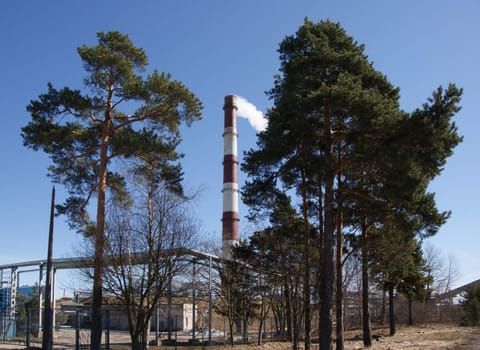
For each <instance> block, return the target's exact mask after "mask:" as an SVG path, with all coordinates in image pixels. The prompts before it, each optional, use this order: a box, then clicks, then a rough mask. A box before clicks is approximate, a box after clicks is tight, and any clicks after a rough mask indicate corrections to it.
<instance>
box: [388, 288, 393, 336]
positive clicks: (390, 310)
mask: <svg viewBox="0 0 480 350" xmlns="http://www.w3.org/2000/svg"><path fill="white" fill-rule="evenodd" d="M388 313H389V315H388V317H389V320H390V335H395V300H394V296H393V285H391V286H389V287H388Z"/></svg>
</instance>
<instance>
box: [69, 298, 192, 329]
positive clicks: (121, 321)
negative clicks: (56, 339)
mask: <svg viewBox="0 0 480 350" xmlns="http://www.w3.org/2000/svg"><path fill="white" fill-rule="evenodd" d="M60 308H61V311H62V312H64V313H66V314H68V315H69V316H68V321H67V322H68V324H70V325H71V326H73V327H75V326H76V321H75V319H76V313H77V312H78V313H79V322H80V328H89V327H90V325H91V315H90V312H91V305H90V303H89V300H85V301H82V300H80V301H79V302H75V301H74V300H72V299H70V300H66V299H63V300H62V302H61V303H60ZM102 309H103V310H104V311H106V310H108V311H109V312H110V329H112V330H121V331H126V330H128V319H127V315H126V314H125V311H123V310H122V309H121V306H120V305H117V304H113V303H111V302H110V303H108V304H104V305H103V308H102ZM168 309H169V306H168V305H167V304H161V305H159V307H158V312H156V313H154V314H153V315H152V318H151V325H150V328H151V330H155V329H157V315H158V330H159V331H162V332H166V331H186V330H191V329H192V327H193V305H192V304H186V303H181V304H171V305H170V321H168V314H169V310H168Z"/></svg>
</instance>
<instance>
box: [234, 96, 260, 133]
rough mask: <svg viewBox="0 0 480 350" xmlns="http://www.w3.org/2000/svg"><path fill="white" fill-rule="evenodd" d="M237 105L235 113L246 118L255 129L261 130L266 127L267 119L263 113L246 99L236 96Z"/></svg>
mask: <svg viewBox="0 0 480 350" xmlns="http://www.w3.org/2000/svg"><path fill="white" fill-rule="evenodd" d="M237 107H238V111H237V115H238V116H239V117H243V118H246V119H248V122H249V123H250V125H251V126H253V128H254V129H255V130H257V131H263V130H265V129H266V128H267V125H268V120H267V119H266V118H265V117H264V116H263V113H262V112H261V111H259V110H258V109H257V107H255V106H254V105H253V104H251V103H250V102H248V101H247V100H246V99H244V98H243V97H241V96H237Z"/></svg>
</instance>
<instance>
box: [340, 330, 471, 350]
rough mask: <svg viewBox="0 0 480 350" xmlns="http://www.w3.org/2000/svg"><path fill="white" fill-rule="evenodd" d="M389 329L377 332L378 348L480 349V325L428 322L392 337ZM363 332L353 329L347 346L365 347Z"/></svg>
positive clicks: (426, 349) (375, 345)
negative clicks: (476, 326) (433, 323)
mask: <svg viewBox="0 0 480 350" xmlns="http://www.w3.org/2000/svg"><path fill="white" fill-rule="evenodd" d="M388 333H389V332H388V329H383V330H377V331H374V332H373V334H374V335H379V336H380V338H379V340H378V341H376V340H373V344H372V347H371V349H374V350H377V349H378V350H401V349H409V350H413V349H419V350H420V349H421V350H436V349H443V350H447V349H448V350H473V349H480V328H469V327H458V326H448V325H428V326H424V327H419V326H416V327H399V328H398V329H397V332H396V334H395V335H394V336H393V337H391V336H389V335H388ZM361 336H362V333H361V332H360V331H359V332H349V333H348V335H347V336H346V342H345V349H347V350H351V349H352V350H353V349H363V342H362V340H361ZM355 339H358V340H355Z"/></svg>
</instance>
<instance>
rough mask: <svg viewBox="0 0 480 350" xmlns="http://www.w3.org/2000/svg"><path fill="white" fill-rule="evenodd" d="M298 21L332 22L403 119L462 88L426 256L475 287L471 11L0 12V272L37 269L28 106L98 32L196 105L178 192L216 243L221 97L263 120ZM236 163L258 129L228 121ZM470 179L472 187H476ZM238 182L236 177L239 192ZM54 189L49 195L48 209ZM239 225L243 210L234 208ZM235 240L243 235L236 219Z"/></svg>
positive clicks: (138, 8)
mask: <svg viewBox="0 0 480 350" xmlns="http://www.w3.org/2000/svg"><path fill="white" fill-rule="evenodd" d="M305 17H309V18H310V19H311V20H313V21H320V20H322V19H330V20H332V21H338V22H340V24H341V25H342V26H343V27H344V28H345V29H346V31H347V33H348V34H349V35H351V36H353V37H354V38H355V39H356V40H357V41H358V42H359V43H363V44H365V47H366V49H365V51H366V53H367V55H368V56H369V59H370V60H371V61H372V62H374V66H375V68H376V69H378V70H380V71H381V72H383V73H384V74H385V75H386V76H387V77H388V78H389V80H390V81H391V82H392V83H393V84H394V85H396V86H398V87H400V91H401V106H402V108H403V109H404V110H407V111H411V110H413V109H415V108H417V107H420V106H421V104H422V103H423V102H425V100H426V98H427V97H428V96H430V95H431V93H432V91H433V90H434V89H435V88H436V87H437V86H439V85H444V86H445V85H447V84H448V83H449V82H454V83H456V84H457V85H458V86H460V87H463V88H464V96H463V100H462V103H461V104H462V106H463V108H462V110H461V111H460V113H458V115H457V116H456V123H457V125H458V129H459V132H460V134H462V135H463V136H464V141H463V143H462V144H461V145H460V146H458V147H457V148H456V149H455V154H454V155H453V156H452V157H451V158H450V159H449V160H448V162H447V165H446V167H445V169H444V171H443V173H442V175H441V176H440V177H438V178H437V179H436V180H435V181H434V183H433V184H432V186H431V190H432V191H433V192H435V193H436V198H437V203H438V206H439V207H440V209H442V210H451V211H452V216H451V218H450V220H449V221H448V223H447V224H446V225H444V226H443V227H442V228H441V230H440V231H439V233H438V234H437V235H436V237H434V238H432V239H430V240H429V241H431V243H432V244H433V245H434V246H435V247H436V248H437V249H438V250H439V251H440V252H441V254H442V256H444V258H445V259H446V257H447V256H448V255H449V254H453V255H454V256H455V258H456V259H457V261H458V264H459V267H460V271H461V274H462V276H461V278H460V279H459V280H458V281H457V283H456V284H457V285H459V284H462V283H467V282H470V281H473V280H475V279H479V278H480V272H479V270H478V262H479V253H478V247H479V243H480V237H479V236H478V232H477V231H478V223H477V219H478V216H477V215H479V214H478V213H477V212H476V210H477V209H478V204H477V203H478V202H477V198H480V189H479V188H478V186H477V183H478V180H475V179H478V174H479V173H480V165H479V164H480V159H479V155H478V153H477V152H478V150H479V146H480V137H479V135H478V132H479V128H480V122H479V118H478V117H476V115H477V105H478V101H479V97H480V86H479V83H478V82H479V81H480V70H479V64H480V42H479V34H480V21H479V18H480V2H478V1H477V0H458V1H446V0H422V1H418V0H402V1H385V0H362V1H359V0H339V1H333V0H332V1H324V0H295V1H293V0H290V1H287V0H242V1H230V0H202V1H201V0H164V1H158V0H143V1H135V2H133V1H125V0H102V1H93V0H83V1H64V0H49V1H27V0H19V1H5V2H2V3H1V5H0V37H1V44H0V45H1V46H0V106H1V109H0V111H1V112H0V113H2V118H1V120H2V126H1V128H0V145H1V153H0V154H1V158H0V164H2V170H1V171H0V196H1V197H0V265H1V264H6V263H12V262H16V261H26V260H35V259H42V258H45V257H46V251H47V236H48V222H49V205H50V192H51V186H52V184H51V182H50V180H49V179H48V178H47V176H46V174H47V166H48V165H49V163H50V162H49V159H48V158H47V157H46V156H45V155H44V154H43V153H41V152H34V151H32V150H29V149H26V148H25V147H24V146H23V145H22V139H21V137H20V128H21V127H22V126H23V125H25V124H26V123H27V122H28V121H29V119H30V116H29V114H28V113H27V112H26V110H25V107H26V105H27V104H28V103H29V101H30V100H31V99H35V98H36V97H37V96H38V95H39V94H40V93H43V92H46V86H47V82H52V83H53V85H54V86H55V87H57V88H61V87H63V86H69V87H72V88H82V79H83V77H84V76H85V73H84V71H83V69H82V65H81V61H80V59H79V56H78V54H77V51H76V49H77V47H79V46H81V45H82V44H87V45H89V46H91V45H95V44H96V43H97V41H96V32H97V31H109V30H119V31H120V32H122V33H124V34H128V35H129V36H130V38H131V40H132V41H133V43H134V44H135V45H136V46H139V47H142V48H143V49H145V51H146V53H147V55H148V57H149V62H150V65H149V70H150V71H151V70H153V69H154V68H156V69H158V70H160V71H165V72H170V73H171V74H172V77H173V78H174V79H177V80H180V81H182V82H183V83H184V84H185V85H186V86H187V87H188V88H190V89H191V90H192V91H193V92H194V93H195V94H196V95H197V96H198V97H199V98H200V100H201V101H202V102H203V104H204V110H203V120H202V121H200V122H197V123H195V124H194V125H193V126H192V127H191V128H185V129H182V134H183V138H184V142H183V144H182V146H181V150H182V151H183V152H184V153H185V158H184V160H183V161H182V164H183V167H184V171H185V182H184V184H185V187H186V188H187V189H190V190H195V189H198V188H202V192H201V196H200V197H199V199H198V200H197V202H196V204H195V206H194V210H195V213H196V215H197V216H198V218H199V220H200V222H201V230H202V234H204V235H205V236H208V237H210V236H213V237H216V239H218V241H219V243H220V240H221V221H220V219H221V215H222V195H221V188H222V174H223V173H222V160H223V139H222V133H223V110H222V107H223V98H224V96H225V95H228V94H236V95H240V96H243V97H244V98H246V99H248V100H249V101H250V102H252V103H253V104H255V105H256V106H257V108H258V109H259V110H261V111H265V110H266V109H267V108H269V107H270V106H271V102H270V101H269V100H268V99H267V98H266V95H265V93H264V92H265V91H266V90H269V89H270V88H271V87H272V86H273V75H274V74H276V73H277V72H278V67H279V59H278V53H277V48H278V45H279V43H280V42H281V41H282V39H283V38H284V37H285V36H286V35H292V34H294V33H295V31H296V30H297V29H298V27H299V26H300V25H301V24H302V23H303V20H304V18H305ZM238 129H239V130H238V131H239V134H240V136H239V145H238V148H239V156H240V161H241V154H242V152H243V151H245V150H247V149H250V148H252V147H255V130H254V129H252V128H251V127H250V125H249V124H248V122H247V121H246V120H239V121H238ZM476 174H477V175H476ZM244 180H245V177H244V176H243V175H242V174H240V185H241V183H242V182H243V181H244ZM64 193H65V192H64V190H63V189H62V188H61V187H59V186H57V198H58V201H61V200H62V199H64ZM240 210H241V213H240V214H241V215H244V214H245V213H246V208H245V207H244V206H240ZM240 231H241V235H242V237H246V236H247V235H248V233H249V232H251V227H250V226H249V224H248V223H247V221H246V220H245V219H243V220H241V224H240ZM79 242H80V240H79V239H78V237H76V235H75V233H74V232H71V231H69V230H68V228H67V226H66V225H65V222H64V218H57V220H56V227H55V242H54V256H55V257H66V256H71V255H73V253H72V252H73V251H74V248H75V246H78V244H79Z"/></svg>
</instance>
